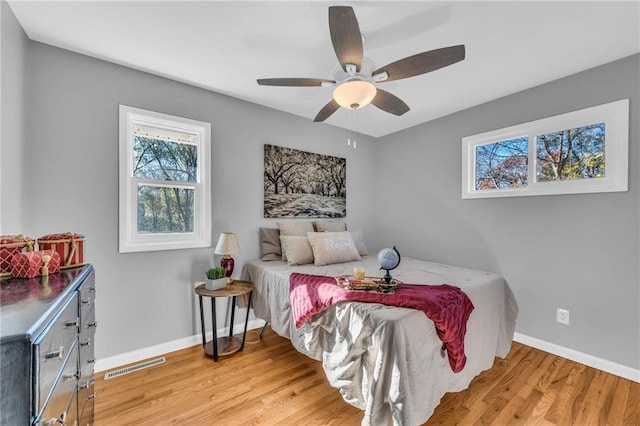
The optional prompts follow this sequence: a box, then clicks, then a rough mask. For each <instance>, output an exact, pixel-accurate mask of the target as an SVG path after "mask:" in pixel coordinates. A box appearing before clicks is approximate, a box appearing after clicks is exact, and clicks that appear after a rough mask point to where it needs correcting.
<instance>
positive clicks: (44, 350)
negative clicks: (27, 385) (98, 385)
mask: <svg viewBox="0 0 640 426" xmlns="http://www.w3.org/2000/svg"><path fill="white" fill-rule="evenodd" d="M77 336H78V299H77V297H76V296H73V297H72V298H71V299H70V300H69V301H68V303H67V304H66V305H65V307H64V308H63V309H62V310H61V311H60V313H59V314H58V315H57V316H56V317H55V318H54V320H53V321H52V322H51V325H50V326H49V327H47V329H46V330H45V331H44V332H43V333H42V334H40V336H38V338H37V339H36V340H35V341H34V346H33V353H34V355H33V356H34V374H33V390H34V395H33V397H34V400H33V404H34V405H33V407H34V411H35V412H36V413H38V412H40V409H41V408H42V406H43V404H44V399H46V397H47V395H49V393H50V391H51V388H52V387H53V384H54V383H55V381H56V379H57V377H58V375H59V374H60V371H61V369H62V367H63V365H65V361H66V360H67V358H69V357H70V356H72V357H73V360H74V363H73V364H74V366H75V369H74V371H72V374H77V370H78V367H77V362H78V354H77V352H78V351H77V349H76V346H75V344H76V341H77ZM74 352H75V353H74Z"/></svg>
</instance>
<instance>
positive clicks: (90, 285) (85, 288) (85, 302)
mask: <svg viewBox="0 0 640 426" xmlns="http://www.w3.org/2000/svg"><path fill="white" fill-rule="evenodd" d="M79 290H80V296H79V297H80V299H79V302H80V318H81V319H82V322H86V319H85V318H87V315H88V313H89V311H90V310H92V309H93V305H94V301H95V299H96V285H95V281H94V279H93V277H91V278H90V279H88V280H87V281H85V283H84V284H83V285H82V287H80V289H79Z"/></svg>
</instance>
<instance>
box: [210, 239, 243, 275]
mask: <svg viewBox="0 0 640 426" xmlns="http://www.w3.org/2000/svg"><path fill="white" fill-rule="evenodd" d="M214 253H215V254H221V255H222V259H221V260H220V266H221V267H223V268H224V269H226V270H227V278H228V277H231V274H232V273H233V266H234V262H233V257H231V255H232V254H237V253H240V246H239V245H238V237H236V234H235V233H234V232H223V233H221V234H220V237H219V238H218V244H216V249H215V250H214Z"/></svg>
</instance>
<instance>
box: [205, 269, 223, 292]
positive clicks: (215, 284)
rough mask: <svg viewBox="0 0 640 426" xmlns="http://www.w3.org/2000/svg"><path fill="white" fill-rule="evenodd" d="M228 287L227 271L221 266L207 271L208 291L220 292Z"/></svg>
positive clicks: (206, 285) (206, 286)
mask: <svg viewBox="0 0 640 426" xmlns="http://www.w3.org/2000/svg"><path fill="white" fill-rule="evenodd" d="M226 286H227V270H226V269H225V268H222V267H220V266H217V267H215V268H211V269H209V270H208V271H207V281H206V282H205V284H204V287H205V288H206V289H207V290H219V289H221V288H225V287H226Z"/></svg>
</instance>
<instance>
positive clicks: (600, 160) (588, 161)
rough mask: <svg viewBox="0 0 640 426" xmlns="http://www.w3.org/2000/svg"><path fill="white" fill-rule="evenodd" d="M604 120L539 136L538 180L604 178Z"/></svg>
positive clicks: (537, 151)
mask: <svg viewBox="0 0 640 426" xmlns="http://www.w3.org/2000/svg"><path fill="white" fill-rule="evenodd" d="M604 127H605V126H604V123H599V124H592V125H589V126H583V127H577V128H575V129H569V130H563V131H560V132H555V133H547V134H546V135H540V136H537V137H536V160H537V161H536V178H537V180H538V182H548V181H554V180H575V179H590V178H599V177H604V171H605V170H604V169H605V167H604V143H605V129H604Z"/></svg>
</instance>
